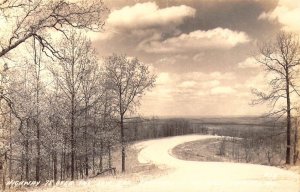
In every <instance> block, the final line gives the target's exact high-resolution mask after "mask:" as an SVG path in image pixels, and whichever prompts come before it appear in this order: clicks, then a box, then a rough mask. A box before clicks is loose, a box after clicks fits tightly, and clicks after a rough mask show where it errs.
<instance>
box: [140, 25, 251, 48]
mask: <svg viewBox="0 0 300 192" xmlns="http://www.w3.org/2000/svg"><path fill="white" fill-rule="evenodd" d="M249 41H250V38H249V37H248V35H247V34H246V33H245V32H239V31H232V30H230V29H224V28H220V27H218V28H215V29H211V30H207V31H202V30H197V31H193V32H190V33H188V34H181V35H179V36H177V37H172V38H169V39H166V40H163V41H159V40H157V41H149V42H147V43H145V44H143V45H142V46H141V48H142V49H143V50H144V51H146V52H152V53H173V52H179V53H180V52H187V51H199V50H203V49H230V48H233V47H235V46H236V45H238V44H242V43H247V42H249Z"/></svg>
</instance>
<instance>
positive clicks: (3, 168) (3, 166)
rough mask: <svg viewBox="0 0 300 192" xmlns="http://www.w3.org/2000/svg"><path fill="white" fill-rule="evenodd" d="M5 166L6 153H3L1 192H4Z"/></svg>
mask: <svg viewBox="0 0 300 192" xmlns="http://www.w3.org/2000/svg"><path fill="white" fill-rule="evenodd" d="M6 164H7V152H5V154H4V159H3V165H2V172H3V173H2V191H5V187H6V181H5V178H6V166H7V165H6Z"/></svg>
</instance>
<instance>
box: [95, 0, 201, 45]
mask: <svg viewBox="0 0 300 192" xmlns="http://www.w3.org/2000/svg"><path fill="white" fill-rule="evenodd" d="M195 13H196V10H195V9H194V8H192V7H189V6H186V5H180V6H172V7H167V8H159V7H158V5H157V4H156V3H155V2H146V3H137V4H135V5H133V6H125V7H122V8H120V9H116V10H112V12H111V13H110V14H109V16H108V18H107V20H106V23H105V26H104V27H105V29H106V31H105V32H104V33H102V34H99V35H98V39H100V40H108V39H111V38H113V37H116V36H117V37H124V36H126V37H127V36H128V35H132V38H137V39H138V38H140V37H142V39H144V40H145V41H149V40H152V39H155V40H156V39H160V38H161V33H162V32H167V33H171V34H178V33H180V31H179V30H178V29H177V26H179V25H181V24H182V23H183V22H184V20H185V19H186V18H190V17H194V16H195Z"/></svg>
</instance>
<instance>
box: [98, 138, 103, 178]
mask: <svg viewBox="0 0 300 192" xmlns="http://www.w3.org/2000/svg"><path fill="white" fill-rule="evenodd" d="M99 170H100V172H101V171H103V141H102V140H101V142H100V156H99Z"/></svg>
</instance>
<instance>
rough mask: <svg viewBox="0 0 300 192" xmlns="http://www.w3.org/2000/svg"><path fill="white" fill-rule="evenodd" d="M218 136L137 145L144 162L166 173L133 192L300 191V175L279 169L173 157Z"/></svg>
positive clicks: (132, 189) (191, 136)
mask: <svg viewBox="0 0 300 192" xmlns="http://www.w3.org/2000/svg"><path fill="white" fill-rule="evenodd" d="M214 137H215V136H203V135H187V136H178V137H170V138H164V139H157V140H149V141H144V142H140V143H138V144H136V147H137V148H140V149H141V151H140V153H139V156H138V159H139V161H140V162H141V163H147V164H155V165H157V166H159V167H160V168H162V169H166V174H165V175H162V176H159V177H156V178H155V179H152V180H149V181H144V182H140V183H139V184H137V185H135V186H133V187H130V188H128V189H129V191H139V192H150V191H151V192H154V191H155V192H157V191H164V192H166V191H170V192H171V191H172V192H175V191H188V192H194V191H195V192H254V191H255V192H283V191H284V192H299V191H300V179H299V175H298V174H296V173H294V172H290V171H287V170H283V169H280V168H276V167H270V166H262V165H254V164H243V163H224V162H197V161H185V160H180V159H177V158H175V157H174V156H172V154H171V151H172V148H174V147H175V146H177V145H179V144H181V143H184V142H189V141H194V140H199V139H208V138H214Z"/></svg>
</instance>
